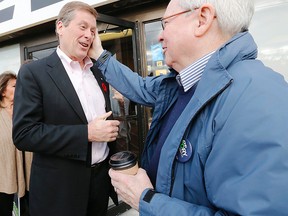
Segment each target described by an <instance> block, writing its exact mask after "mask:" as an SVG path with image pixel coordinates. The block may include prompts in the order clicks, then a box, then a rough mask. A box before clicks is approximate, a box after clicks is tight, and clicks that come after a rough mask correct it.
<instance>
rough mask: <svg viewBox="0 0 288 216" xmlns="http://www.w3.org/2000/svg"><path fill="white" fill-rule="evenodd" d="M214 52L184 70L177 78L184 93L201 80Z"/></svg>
mask: <svg viewBox="0 0 288 216" xmlns="http://www.w3.org/2000/svg"><path fill="white" fill-rule="evenodd" d="M214 52H215V51H213V52H210V53H208V54H207V55H205V56H203V57H202V58H200V59H199V60H197V61H196V62H194V63H193V64H191V65H189V66H188V67H187V68H185V69H184V70H182V71H181V72H180V73H179V74H178V75H177V76H176V80H177V82H178V84H179V85H180V86H183V89H184V92H187V91H188V90H189V89H190V88H191V87H192V86H193V85H195V84H196V83H197V82H198V81H199V80H200V79H201V76H202V74H203V71H204V68H205V66H206V65H207V63H208V61H209V59H210V57H211V56H212V54H213V53H214Z"/></svg>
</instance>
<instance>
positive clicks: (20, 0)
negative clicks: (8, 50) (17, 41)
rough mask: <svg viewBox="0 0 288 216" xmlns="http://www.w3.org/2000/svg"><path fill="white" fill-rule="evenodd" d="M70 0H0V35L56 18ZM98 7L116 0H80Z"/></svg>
mask: <svg viewBox="0 0 288 216" xmlns="http://www.w3.org/2000/svg"><path fill="white" fill-rule="evenodd" d="M70 1H71V0H45V1H39V0H0V37H1V36H3V35H7V34H10V33H13V32H16V31H20V30H23V29H25V28H29V27H32V26H35V25H39V24H42V23H45V22H48V21H51V20H53V19H56V16H57V15H58V13H59V11H60V9H61V8H62V6H63V5H64V4H66V3H67V2H70ZM82 1H83V2H85V3H87V4H89V5H91V6H93V7H98V6H101V5H105V4H108V3H112V2H116V1H118V0H82Z"/></svg>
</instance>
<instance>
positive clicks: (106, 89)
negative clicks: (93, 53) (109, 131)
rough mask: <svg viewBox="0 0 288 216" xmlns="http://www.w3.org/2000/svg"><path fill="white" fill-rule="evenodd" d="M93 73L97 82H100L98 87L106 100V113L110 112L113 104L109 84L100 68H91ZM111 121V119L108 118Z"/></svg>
mask: <svg viewBox="0 0 288 216" xmlns="http://www.w3.org/2000/svg"><path fill="white" fill-rule="evenodd" d="M91 71H92V72H93V74H94V76H95V78H96V80H97V82H98V85H99V86H100V89H101V91H102V93H103V95H104V98H105V105H106V106H105V109H106V112H108V111H110V110H111V103H110V90H109V84H108V83H107V82H106V80H105V79H104V77H103V75H102V73H101V71H99V69H98V68H96V67H92V68H91ZM108 119H109V118H108Z"/></svg>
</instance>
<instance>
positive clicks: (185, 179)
mask: <svg viewBox="0 0 288 216" xmlns="http://www.w3.org/2000/svg"><path fill="white" fill-rule="evenodd" d="M256 57H257V47H256V44H255V43H254V40H253V38H252V36H251V35H250V33H248V32H245V33H239V34H237V35H236V36H234V37H233V38H232V39H231V40H230V41H228V42H227V43H226V44H224V45H223V46H222V47H220V48H219V49H218V50H217V51H216V52H215V53H214V54H213V55H212V57H211V58H210V60H209V62H208V64H207V65H206V67H205V70H204V73H203V75H202V77H201V80H200V81H199V83H198V86H197V88H196V91H195V93H194V95H193V97H192V98H191V99H190V101H189V103H188V105H187V106H186V108H185V109H184V111H183V113H182V114H181V115H180V117H179V119H178V120H177V121H176V123H175V125H174V126H173V127H172V130H171V132H170V134H169V135H168V137H167V139H166V142H165V143H164V145H163V148H162V151H161V155H160V161H159V168H158V173H157V183H156V191H157V193H156V194H155V195H154V196H153V198H152V199H151V201H150V202H149V203H148V202H146V201H144V200H143V196H144V195H145V194H146V191H147V190H145V191H144V192H143V193H142V196H141V199H140V204H139V212H140V215H143V216H153V215H163V216H169V215H171V216H175V215H179V216H180V215H181V216H186V215H193V216H198V215H249V216H251V215H270V216H272V215H273V216H276V215H279V216H280V215H281V216H282V215H288V85H287V83H286V82H285V80H284V79H283V77H282V76H281V75H280V74H278V73H276V72H274V71H273V70H271V69H270V68H268V67H265V66H264V65H263V64H262V63H261V61H259V60H256ZM96 65H97V66H98V67H99V69H100V70H101V71H102V73H103V74H104V76H105V78H106V80H107V81H108V82H109V83H110V84H111V85H112V86H113V87H115V88H116V89H117V90H118V91H120V92H121V93H122V94H123V95H124V96H126V97H127V98H129V99H131V100H133V101H135V102H137V103H140V104H143V105H145V106H152V107H154V113H153V121H152V124H151V128H150V130H149V133H148V135H147V140H146V144H145V149H144V152H143V156H142V158H143V160H142V167H143V168H146V167H147V166H148V164H149V160H150V158H151V156H152V155H153V151H154V149H155V145H154V143H155V138H156V136H157V133H158V132H159V128H160V127H161V118H162V117H163V115H164V114H165V112H166V111H167V110H168V108H169V106H170V105H171V104H172V103H173V101H175V100H176V97H177V88H178V84H177V82H176V80H175V76H176V75H177V74H176V73H175V72H173V71H172V72H171V73H169V74H168V75H162V76H158V77H147V78H142V77H140V76H138V74H137V73H132V72H131V70H130V69H129V68H127V67H126V66H124V65H122V64H120V63H119V62H117V61H116V60H115V59H114V58H111V57H109V58H108V59H107V60H106V61H105V62H104V63H103V64H102V63H101V64H99V63H97V64H96ZM183 139H185V140H187V141H188V142H189V143H190V144H191V145H192V156H191V158H190V159H189V160H188V161H187V162H185V163H182V162H179V161H178V160H176V159H175V156H176V154H177V151H178V148H179V144H180V143H181V140H183Z"/></svg>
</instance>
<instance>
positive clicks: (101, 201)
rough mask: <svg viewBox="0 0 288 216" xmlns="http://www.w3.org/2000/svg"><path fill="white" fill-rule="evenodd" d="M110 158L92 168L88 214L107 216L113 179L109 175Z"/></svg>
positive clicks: (91, 215)
mask: <svg viewBox="0 0 288 216" xmlns="http://www.w3.org/2000/svg"><path fill="white" fill-rule="evenodd" d="M108 170H109V165H108V160H105V161H104V162H103V163H101V164H100V165H99V166H97V165H96V166H95V167H94V168H91V184H90V195H89V203H88V209H87V216H105V215H107V208H108V202H109V190H110V182H111V179H110V177H109V175H108Z"/></svg>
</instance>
